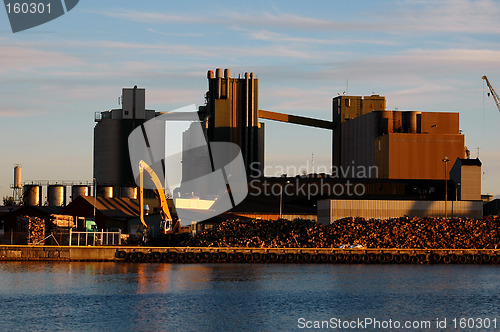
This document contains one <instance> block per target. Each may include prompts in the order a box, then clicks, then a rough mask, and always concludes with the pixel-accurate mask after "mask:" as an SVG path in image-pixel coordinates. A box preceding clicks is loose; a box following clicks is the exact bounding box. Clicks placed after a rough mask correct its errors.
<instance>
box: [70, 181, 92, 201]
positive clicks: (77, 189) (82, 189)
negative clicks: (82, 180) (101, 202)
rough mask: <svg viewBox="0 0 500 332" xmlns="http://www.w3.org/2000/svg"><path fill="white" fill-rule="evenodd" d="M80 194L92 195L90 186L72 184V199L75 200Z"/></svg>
mask: <svg viewBox="0 0 500 332" xmlns="http://www.w3.org/2000/svg"><path fill="white" fill-rule="evenodd" d="M78 196H90V187H89V186H86V185H84V184H75V185H73V186H71V200H72V201H74V200H75V199H77V198H78Z"/></svg>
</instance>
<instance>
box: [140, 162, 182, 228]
mask: <svg viewBox="0 0 500 332" xmlns="http://www.w3.org/2000/svg"><path fill="white" fill-rule="evenodd" d="M144 171H146V172H148V174H149V176H150V177H151V180H152V181H153V184H154V185H155V187H156V192H157V194H158V199H159V201H160V212H161V214H162V219H163V221H164V222H165V225H164V226H163V227H161V228H164V229H163V231H167V228H170V229H172V230H174V231H175V230H176V229H177V228H178V227H179V226H178V223H179V222H178V221H177V222H176V223H175V224H174V223H173V222H172V215H171V213H170V209H169V208H168V204H167V197H166V196H165V191H164V190H163V186H162V184H161V181H160V179H159V178H158V175H156V173H155V171H154V170H153V169H152V168H151V166H149V165H148V164H147V163H146V162H145V161H144V160H141V161H140V162H139V174H140V176H139V177H140V188H139V191H140V195H139V205H140V220H141V223H142V225H143V227H144V228H145V229H147V228H148V225H147V224H146V221H145V220H144V208H143V205H144ZM167 225H170V227H167Z"/></svg>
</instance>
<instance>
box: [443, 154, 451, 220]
mask: <svg viewBox="0 0 500 332" xmlns="http://www.w3.org/2000/svg"><path fill="white" fill-rule="evenodd" d="M449 161H450V159H448V157H447V156H446V157H444V159H443V163H444V217H445V218H448V162H449Z"/></svg>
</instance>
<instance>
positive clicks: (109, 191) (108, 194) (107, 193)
mask: <svg viewBox="0 0 500 332" xmlns="http://www.w3.org/2000/svg"><path fill="white" fill-rule="evenodd" d="M102 197H105V198H113V187H112V186H107V187H102Z"/></svg>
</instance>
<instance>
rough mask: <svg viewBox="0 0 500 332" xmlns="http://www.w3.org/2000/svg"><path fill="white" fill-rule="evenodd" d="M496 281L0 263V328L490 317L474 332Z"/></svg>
mask: <svg viewBox="0 0 500 332" xmlns="http://www.w3.org/2000/svg"><path fill="white" fill-rule="evenodd" d="M499 276H500V268H499V267H495V266H487V265H484V266H475V265H469V266H459V265H455V266H453V265H446V266H445V265H434V266H433V265H281V264H274V265H257V264H253V265H245V264H220V265H217V264H193V265H178V264H123V263H76V262H73V263H48V262H36V263H32V262H2V263H0V313H1V316H2V318H1V319H0V330H1V331H8V330H12V331H14V330H48V331H51V330H66V331H67V330H90V331H95V330H110V331H129V330H142V331H154V330H168V331H242V330H250V331H290V330H307V329H304V328H303V329H300V328H299V327H301V326H302V327H304V326H306V324H314V321H323V320H325V321H329V322H330V320H331V319H332V318H339V319H341V320H347V321H351V320H356V319H358V318H360V319H364V318H366V317H368V318H374V319H376V320H378V321H379V323H380V324H384V323H383V321H386V323H387V321H389V319H391V320H392V321H395V320H398V321H401V322H404V321H411V322H413V321H415V320H418V321H431V322H432V329H430V330H434V331H435V330H438V329H436V326H435V324H436V318H439V319H441V320H442V319H444V318H446V319H447V322H446V324H447V328H448V329H447V330H454V329H452V327H453V323H452V322H451V320H452V319H453V318H455V317H457V318H460V317H464V318H469V317H470V318H477V317H482V318H489V319H491V326H490V328H489V329H485V328H483V329H474V331H486V330H495V329H494V328H493V327H494V325H493V319H495V318H496V320H497V329H496V330H500V282H499ZM300 318H303V320H299V319H300ZM300 322H302V323H300ZM307 322H309V323H307ZM485 322H486V321H485ZM457 323H458V321H457ZM309 326H311V325H309ZM312 326H313V327H314V325H312ZM323 326H324V327H326V326H325V325H323ZM332 326H333V325H330V327H332ZM381 326H382V327H383V325H381ZM386 326H387V325H386ZM365 327H368V329H367V330H373V329H372V326H365ZM331 330H338V329H333V328H331ZM343 330H348V331H356V330H358V328H357V327H356V328H354V329H343ZM386 330H389V329H386ZM410 330H413V331H420V330H424V329H423V328H416V329H410ZM458 330H459V329H456V330H455V331H458Z"/></svg>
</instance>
